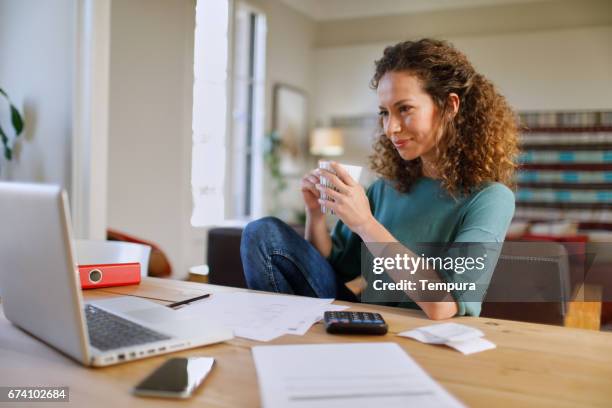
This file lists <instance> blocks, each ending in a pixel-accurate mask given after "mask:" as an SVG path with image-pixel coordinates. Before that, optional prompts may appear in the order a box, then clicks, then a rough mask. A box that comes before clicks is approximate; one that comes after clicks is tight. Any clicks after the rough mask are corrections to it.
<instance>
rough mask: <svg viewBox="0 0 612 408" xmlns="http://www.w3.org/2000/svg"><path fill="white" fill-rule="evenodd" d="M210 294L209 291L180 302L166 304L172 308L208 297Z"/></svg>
mask: <svg viewBox="0 0 612 408" xmlns="http://www.w3.org/2000/svg"><path fill="white" fill-rule="evenodd" d="M209 296H210V293H207V294H205V295H202V296H196V297H194V298H191V299H185V300H181V301H180V302H174V303H170V304H169V305H166V306H168V307H170V308H173V307H177V306H182V305H186V304H188V303H191V302H195V301H196V300H200V299H206V298H207V297H209Z"/></svg>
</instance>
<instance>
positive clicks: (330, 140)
mask: <svg viewBox="0 0 612 408" xmlns="http://www.w3.org/2000/svg"><path fill="white" fill-rule="evenodd" d="M342 153H344V142H343V137H342V130H340V129H338V128H316V129H315V130H313V131H312V133H311V134H310V154H312V155H315V156H340V155H341V154H342Z"/></svg>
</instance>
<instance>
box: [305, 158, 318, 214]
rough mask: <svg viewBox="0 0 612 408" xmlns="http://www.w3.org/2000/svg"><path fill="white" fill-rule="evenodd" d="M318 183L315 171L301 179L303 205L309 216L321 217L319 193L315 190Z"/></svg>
mask: <svg viewBox="0 0 612 408" xmlns="http://www.w3.org/2000/svg"><path fill="white" fill-rule="evenodd" d="M320 183H321V180H320V179H319V175H318V174H317V173H316V169H315V170H312V171H310V172H309V173H306V175H305V176H304V177H303V178H302V197H303V198H304V204H306V212H307V213H308V215H310V216H313V215H314V216H318V215H320V216H323V213H322V212H321V204H320V203H319V197H320V192H319V190H317V188H316V185H317V184H320Z"/></svg>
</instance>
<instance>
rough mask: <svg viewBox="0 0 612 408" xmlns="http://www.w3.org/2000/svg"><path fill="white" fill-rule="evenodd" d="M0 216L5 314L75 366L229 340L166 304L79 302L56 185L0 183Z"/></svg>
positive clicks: (66, 218)
mask: <svg viewBox="0 0 612 408" xmlns="http://www.w3.org/2000/svg"><path fill="white" fill-rule="evenodd" d="M0 214H1V219H2V225H0V296H1V302H2V306H3V309H4V315H5V316H6V318H7V319H9V320H10V321H11V322H12V323H13V324H15V325H16V326H18V327H20V328H21V329H23V330H24V331H26V332H28V333H30V334H31V335H33V336H34V337H37V338H38V339H40V340H42V341H43V342H45V343H47V344H48V345H50V346H52V347H54V348H56V349H58V350H59V351H61V352H63V353H65V354H66V355H68V356H69V357H72V358H73V359H75V360H77V361H79V362H80V363H82V364H84V365H86V366H107V365H111V364H116V363H122V362H126V361H130V360H136V359H140V358H145V357H150V356H154V355H159V354H164V353H170V352H174V351H178V350H183V349H188V348H193V347H199V346H203V345H207V344H212V343H217V342H221V341H225V340H229V339H231V338H232V337H233V333H232V331H231V330H230V329H228V328H225V327H220V326H218V325H215V324H214V323H211V322H207V321H204V320H202V319H194V318H191V319H187V320H181V319H176V318H175V316H174V313H175V311H174V310H173V309H170V308H168V307H166V306H163V305H159V304H157V303H154V302H152V301H148V300H145V299H141V298H137V297H133V296H119V297H113V298H105V299H100V300H94V301H89V302H87V303H84V302H83V297H82V294H81V287H80V280H79V275H78V268H77V263H76V260H75V255H74V254H75V251H74V243H73V240H72V232H71V227H70V225H71V224H70V215H69V210H68V202H67V196H66V193H65V192H64V191H63V190H62V189H61V188H60V187H58V186H53V185H41V184H25V183H0ZM202 301H206V300H202Z"/></svg>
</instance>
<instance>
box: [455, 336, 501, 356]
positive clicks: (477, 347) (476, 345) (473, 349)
mask: <svg viewBox="0 0 612 408" xmlns="http://www.w3.org/2000/svg"><path fill="white" fill-rule="evenodd" d="M446 345H447V346H448V347H452V348H454V349H455V350H458V351H460V352H462V353H463V354H466V355H467V354H473V353H478V352H480V351H485V350H491V349H494V348H495V347H496V346H495V343H493V342H491V341H489V340H487V339H483V338H482V337H479V338H477V339H471V340H465V341H458V342H452V341H451V342H448V343H446Z"/></svg>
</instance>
